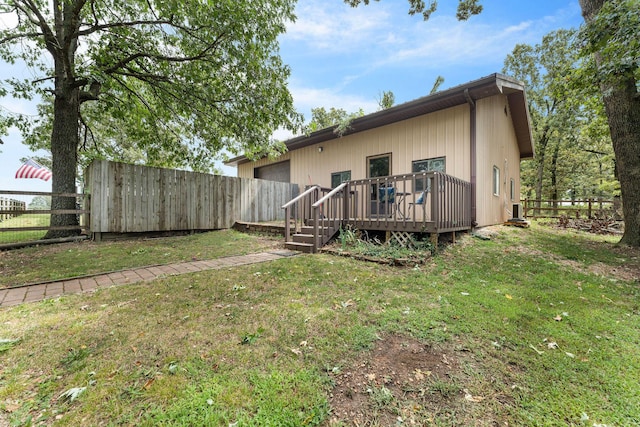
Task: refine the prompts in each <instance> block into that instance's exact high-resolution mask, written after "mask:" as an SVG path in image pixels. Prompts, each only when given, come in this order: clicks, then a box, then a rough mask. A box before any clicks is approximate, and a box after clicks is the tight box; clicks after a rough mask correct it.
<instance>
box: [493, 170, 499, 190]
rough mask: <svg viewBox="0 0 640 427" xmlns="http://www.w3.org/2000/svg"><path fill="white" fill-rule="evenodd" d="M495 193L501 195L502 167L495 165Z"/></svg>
mask: <svg viewBox="0 0 640 427" xmlns="http://www.w3.org/2000/svg"><path fill="white" fill-rule="evenodd" d="M493 195H494V196H499V195H500V168H498V167H497V166H494V167H493Z"/></svg>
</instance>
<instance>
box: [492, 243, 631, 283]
mask: <svg viewBox="0 0 640 427" xmlns="http://www.w3.org/2000/svg"><path fill="white" fill-rule="evenodd" d="M585 245H587V246H590V247H592V248H593V249H594V250H598V249H599V247H598V245H602V243H595V242H593V243H585ZM609 249H610V250H611V251H612V252H615V253H617V254H619V255H620V258H623V259H625V263H624V265H608V264H605V263H603V262H595V263H592V264H590V265H586V266H585V264H584V263H582V262H579V261H575V260H571V259H565V258H563V257H561V256H559V255H556V254H551V253H548V252H543V251H541V250H539V249H536V248H532V247H530V246H513V247H510V248H509V249H507V250H505V252H506V253H509V252H517V253H521V254H525V255H531V256H536V257H540V258H545V259H548V260H551V261H554V262H556V263H558V264H560V265H563V266H566V267H568V268H570V269H572V270H576V271H580V270H586V271H587V272H589V273H591V274H595V275H597V276H603V277H611V278H614V279H616V280H622V281H625V282H634V281H636V282H637V281H640V249H637V248H631V247H625V246H616V247H612V248H609Z"/></svg>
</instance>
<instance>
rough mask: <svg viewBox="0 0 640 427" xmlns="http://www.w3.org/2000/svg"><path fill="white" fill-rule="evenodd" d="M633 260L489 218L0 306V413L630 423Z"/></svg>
mask: <svg viewBox="0 0 640 427" xmlns="http://www.w3.org/2000/svg"><path fill="white" fill-rule="evenodd" d="M225 233H226V232H225ZM242 238H243V239H244V238H246V239H247V240H248V241H252V240H253V239H254V237H252V236H246V237H242ZM238 239H240V237H238ZM249 246H250V245H249ZM99 249H100V248H98V249H96V252H94V253H93V257H94V258H98V257H100V256H101V251H100V250H99ZM107 249H108V250H115V248H111V247H109V246H107V248H106V249H105V250H107ZM143 249H145V246H144V244H143V243H142V242H141V243H140V246H139V250H143ZM148 250H151V249H148ZM121 253H122V254H123V255H124V256H123V257H126V254H127V252H126V251H121ZM221 253H224V251H222V252H221ZM189 255H191V254H189ZM56 256H60V257H62V255H60V254H58V255H56ZM76 256H77V254H76V253H75V252H71V253H70V254H69V258H64V257H62V258H58V259H57V261H56V262H57V263H65V262H67V263H71V262H72V261H73V260H74V259H75V258H74V257H76ZM639 256H640V252H639V251H637V250H629V249H624V248H617V247H616V246H615V245H614V244H613V243H612V240H611V239H608V238H602V237H592V236H589V235H586V234H581V233H575V232H568V231H557V230H552V229H549V228H542V227H539V226H534V227H532V228H531V229H514V228H506V227H500V228H497V234H496V235H495V236H494V237H493V238H492V239H491V240H490V241H484V240H480V239H475V238H472V237H470V236H467V237H465V238H463V239H461V240H460V241H459V242H458V243H457V244H455V245H453V246H450V247H448V248H447V249H445V250H444V251H442V252H440V253H439V255H438V256H436V257H434V258H432V259H431V260H429V261H428V262H427V263H425V264H422V265H419V266H417V267H416V268H394V267H389V266H383V265H378V264H373V263H367V262H362V261H356V260H352V259H349V258H345V257H335V256H331V255H322V254H321V255H301V256H296V257H293V258H287V259H282V260H278V261H274V262H270V263H264V264H256V265H252V266H245V267H239V268H228V269H224V270H218V271H208V272H199V273H193V274H185V275H181V276H174V277H170V278H166V279H161V280H156V281H153V282H146V283H142V284H136V285H131V286H121V287H116V288H111V289H103V290H100V291H98V292H96V293H95V294H85V295H75V296H67V297H63V298H59V299H55V300H48V301H44V302H41V303H35V304H24V305H21V306H15V307H11V308H7V309H2V310H0V340H2V341H0V358H1V361H2V363H1V364H0V425H3V422H4V423H5V424H7V423H8V424H9V425H14V426H26V425H136V426H137V425H141V426H156V425H165V426H192V425H206V426H224V427H227V426H304V425H307V426H312V425H320V426H355V425H361V426H364V425H367V426H378V425H379V426H387V425H433V426H458V425H460V426H469V425H474V426H494V425H510V426H596V425H607V426H633V425H639V423H640V421H639V420H640V386H639V385H638V384H639V383H638V378H640V352H639V351H638V348H639V346H640V318H639V315H640V299H639V297H640V289H639V282H638V271H640V260H639ZM47 257H48V255H47V254H44V255H43V256H42V258H47ZM32 262H35V261H33V260H32V261H30V262H25V264H24V265H23V267H22V268H23V269H24V270H30V269H34V270H37V269H39V268H40V267H39V264H32ZM43 262H44V261H43ZM111 269H113V268H111ZM392 343H395V344H393V348H392V347H391V346H392ZM387 346H388V347H387ZM416 348H421V349H423V350H424V351H423V352H422V353H419V352H417V350H415V349H416ZM392 350H393V355H394V356H393V357H388V356H389V354H391V351H392ZM403 369H406V370H407V372H403ZM67 392H68V393H67ZM65 393H66V394H65Z"/></svg>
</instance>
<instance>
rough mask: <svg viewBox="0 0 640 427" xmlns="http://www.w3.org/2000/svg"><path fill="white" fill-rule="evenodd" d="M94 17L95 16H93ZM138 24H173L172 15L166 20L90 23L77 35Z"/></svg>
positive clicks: (86, 34)
mask: <svg viewBox="0 0 640 427" xmlns="http://www.w3.org/2000/svg"><path fill="white" fill-rule="evenodd" d="M94 18H95V16H94ZM138 25H172V26H174V24H173V16H172V17H171V18H170V19H168V20H166V19H159V20H156V19H153V20H140V21H128V22H111V23H108V24H101V25H97V24H96V25H92V26H91V27H89V28H87V29H84V30H80V31H78V36H88V35H90V34H93V33H95V32H98V31H104V30H109V29H112V28H123V27H125V28H126V27H136V26H138Z"/></svg>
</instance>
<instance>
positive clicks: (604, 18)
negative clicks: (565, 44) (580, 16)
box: [579, 0, 640, 82]
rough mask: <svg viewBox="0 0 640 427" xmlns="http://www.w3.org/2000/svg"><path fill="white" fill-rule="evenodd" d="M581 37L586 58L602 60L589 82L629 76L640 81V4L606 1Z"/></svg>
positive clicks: (630, 1) (630, 0)
mask: <svg viewBox="0 0 640 427" xmlns="http://www.w3.org/2000/svg"><path fill="white" fill-rule="evenodd" d="M579 36H580V40H581V42H582V45H583V54H585V55H593V54H596V53H597V54H598V55H599V58H600V60H599V64H598V66H597V67H596V68H592V69H590V70H589V71H590V72H591V73H589V74H591V75H592V77H591V78H590V79H588V80H587V82H594V81H596V82H597V81H599V80H607V78H608V76H613V75H619V74H627V73H630V74H632V75H635V76H636V78H638V77H640V74H639V69H640V2H638V1H637V0H620V1H605V2H604V3H603V5H602V8H601V9H600V10H599V11H598V13H597V14H596V15H595V16H594V17H593V19H591V20H590V21H589V22H588V24H587V25H584V26H583V27H582V29H581V31H580V34H579ZM594 77H595V78H594Z"/></svg>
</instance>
